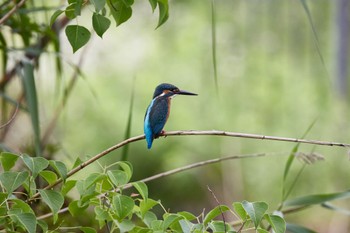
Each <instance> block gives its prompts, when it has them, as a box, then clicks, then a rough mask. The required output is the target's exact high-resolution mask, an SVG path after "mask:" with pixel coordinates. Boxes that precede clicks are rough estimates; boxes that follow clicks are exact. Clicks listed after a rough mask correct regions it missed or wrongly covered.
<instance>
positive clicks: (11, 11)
mask: <svg viewBox="0 0 350 233" xmlns="http://www.w3.org/2000/svg"><path fill="white" fill-rule="evenodd" d="M25 2H26V0H21V1H20V2H19V3H17V4H16V5H15V6H14V7H13V8H12V9H11V10H10V11H9V12H7V13H6V14H5V15H4V16H3V17H2V18H1V19H0V25H2V24H4V23H5V21H6V20H7V19H8V18H10V17H11V15H13V14H14V13H15V12H16V11H17V9H18V8H20V7H21V6H23V4H24V3H25Z"/></svg>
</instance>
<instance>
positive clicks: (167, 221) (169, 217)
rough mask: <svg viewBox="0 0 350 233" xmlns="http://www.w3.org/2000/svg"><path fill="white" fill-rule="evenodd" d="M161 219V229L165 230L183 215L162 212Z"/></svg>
mask: <svg viewBox="0 0 350 233" xmlns="http://www.w3.org/2000/svg"><path fill="white" fill-rule="evenodd" d="M163 219H164V222H163V231H164V232H165V231H166V230H167V229H168V227H169V226H170V225H171V224H174V223H176V222H178V221H179V220H180V219H183V217H182V216H181V215H177V214H168V213H166V214H164V216H163Z"/></svg>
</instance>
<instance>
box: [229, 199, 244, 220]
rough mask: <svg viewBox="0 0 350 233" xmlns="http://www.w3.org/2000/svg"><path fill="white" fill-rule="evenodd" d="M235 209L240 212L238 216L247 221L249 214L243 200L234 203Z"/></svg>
mask: <svg viewBox="0 0 350 233" xmlns="http://www.w3.org/2000/svg"><path fill="white" fill-rule="evenodd" d="M232 205H233V209H234V211H235V212H236V213H237V214H238V216H239V217H240V218H241V219H242V220H243V221H246V220H247V219H248V214H247V212H246V211H245V209H244V208H243V205H242V203H241V202H234V203H233V204H232Z"/></svg>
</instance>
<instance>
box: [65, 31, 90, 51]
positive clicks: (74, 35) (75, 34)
mask: <svg viewBox="0 0 350 233" xmlns="http://www.w3.org/2000/svg"><path fill="white" fill-rule="evenodd" d="M65 32H66V36H67V38H68V41H69V43H70V45H71V46H72V49H73V53H75V52H76V51H78V49H80V48H81V47H83V46H84V45H85V44H86V43H87V42H88V41H89V40H90V37H91V33H90V32H89V30H87V29H86V28H85V27H83V26H79V25H69V26H67V27H66V30H65Z"/></svg>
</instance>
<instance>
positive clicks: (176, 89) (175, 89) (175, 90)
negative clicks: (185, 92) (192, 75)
mask: <svg viewBox="0 0 350 233" xmlns="http://www.w3.org/2000/svg"><path fill="white" fill-rule="evenodd" d="M172 91H173V92H179V91H180V90H179V89H178V88H174V89H173V90H172Z"/></svg>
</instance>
